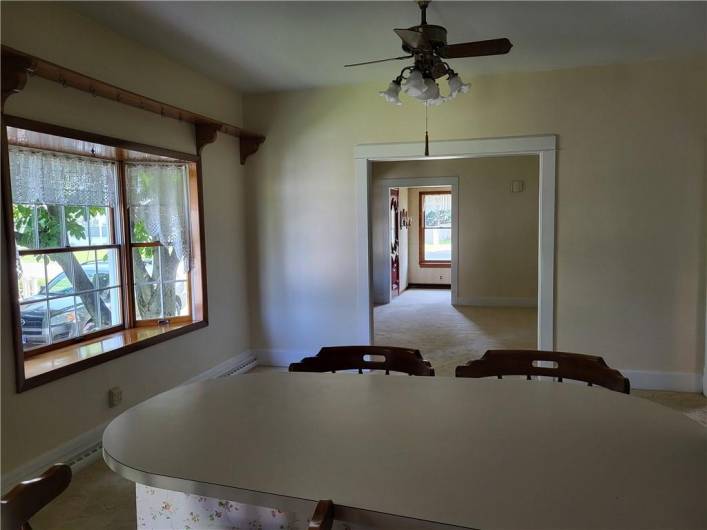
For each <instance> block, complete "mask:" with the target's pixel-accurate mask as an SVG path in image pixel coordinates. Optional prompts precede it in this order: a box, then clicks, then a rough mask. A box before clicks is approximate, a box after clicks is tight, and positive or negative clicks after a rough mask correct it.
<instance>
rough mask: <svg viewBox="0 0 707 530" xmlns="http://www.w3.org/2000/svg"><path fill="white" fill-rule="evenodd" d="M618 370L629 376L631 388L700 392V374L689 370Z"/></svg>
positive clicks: (701, 376)
mask: <svg viewBox="0 0 707 530" xmlns="http://www.w3.org/2000/svg"><path fill="white" fill-rule="evenodd" d="M619 371H620V372H621V373H622V374H624V375H625V376H626V377H628V378H629V380H630V381H631V388H636V389H640V390H672V391H674V392H702V389H703V386H702V384H703V383H702V379H703V375H702V374H693V373H689V372H649V371H644V370H623V369H621V368H619Z"/></svg>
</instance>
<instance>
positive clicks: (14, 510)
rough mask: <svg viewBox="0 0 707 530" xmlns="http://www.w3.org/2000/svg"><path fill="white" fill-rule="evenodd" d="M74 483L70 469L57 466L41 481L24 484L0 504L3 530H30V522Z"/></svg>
mask: <svg viewBox="0 0 707 530" xmlns="http://www.w3.org/2000/svg"><path fill="white" fill-rule="evenodd" d="M70 482H71V468H70V467H69V466H67V465H66V464H54V465H53V466H52V467H50V468H49V469H47V470H46V471H45V472H44V473H42V475H41V476H40V477H37V478H34V479H31V480H25V481H24V482H21V483H19V484H18V485H17V486H15V487H14V488H12V489H11V490H10V491H9V492H8V493H7V494H6V495H5V496H4V497H3V498H2V500H1V501H0V504H1V506H0V520H1V521H2V525H1V527H2V530H31V528H32V527H31V526H30V524H29V520H30V519H31V518H32V517H33V516H34V514H36V513H37V512H38V511H39V510H41V509H42V508H44V507H45V506H46V505H47V504H49V503H50V502H51V501H53V500H54V499H55V498H56V497H58V496H59V494H61V492H63V491H64V490H65V489H66V488H68V487H69V483H70Z"/></svg>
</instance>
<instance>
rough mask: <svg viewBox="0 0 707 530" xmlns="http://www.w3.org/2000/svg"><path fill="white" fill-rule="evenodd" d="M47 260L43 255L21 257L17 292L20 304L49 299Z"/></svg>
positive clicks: (18, 264)
mask: <svg viewBox="0 0 707 530" xmlns="http://www.w3.org/2000/svg"><path fill="white" fill-rule="evenodd" d="M45 261H46V258H45V257H44V256H42V255H28V256H20V259H19V261H18V263H17V291H18V293H19V295H20V302H26V301H29V300H38V299H43V298H46V297H47V290H46V285H47V276H46V270H45Z"/></svg>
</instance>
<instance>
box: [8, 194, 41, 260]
mask: <svg viewBox="0 0 707 530" xmlns="http://www.w3.org/2000/svg"><path fill="white" fill-rule="evenodd" d="M12 219H13V221H14V225H15V245H17V248H18V249H19V250H24V249H28V248H37V240H36V239H35V232H34V221H35V207H34V206H32V205H31V204H13V205H12Z"/></svg>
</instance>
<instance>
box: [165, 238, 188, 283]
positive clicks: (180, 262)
mask: <svg viewBox="0 0 707 530" xmlns="http://www.w3.org/2000/svg"><path fill="white" fill-rule="evenodd" d="M187 265H188V262H187V256H183V255H182V256H180V255H179V253H178V252H177V251H176V250H175V248H174V247H160V269H161V272H162V281H163V282H172V281H174V280H186V279H187V268H188V267H187Z"/></svg>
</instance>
